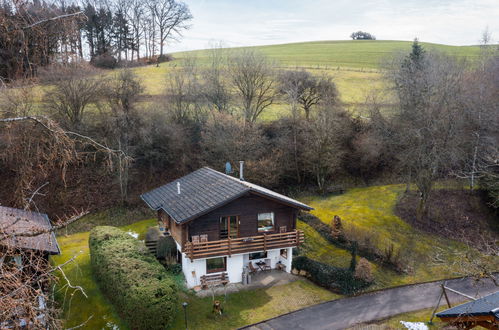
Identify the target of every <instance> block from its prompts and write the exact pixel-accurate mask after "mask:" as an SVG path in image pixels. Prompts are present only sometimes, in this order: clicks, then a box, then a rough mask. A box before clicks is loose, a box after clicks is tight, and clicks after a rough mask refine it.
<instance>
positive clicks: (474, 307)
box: [437, 291, 499, 320]
mask: <svg viewBox="0 0 499 330" xmlns="http://www.w3.org/2000/svg"><path fill="white" fill-rule="evenodd" d="M488 315H491V316H494V317H495V318H496V319H498V320H499V291H497V292H496V293H492V294H490V295H488V296H485V297H483V298H480V299H477V300H474V301H470V302H468V303H465V304H462V305H459V306H455V307H452V308H450V309H447V310H445V311H442V312H440V313H437V316H438V317H461V316H488Z"/></svg>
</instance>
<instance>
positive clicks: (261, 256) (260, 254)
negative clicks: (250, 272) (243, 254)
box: [249, 252, 267, 260]
mask: <svg viewBox="0 0 499 330" xmlns="http://www.w3.org/2000/svg"><path fill="white" fill-rule="evenodd" d="M265 258H267V252H255V253H250V254H249V260H255V259H265Z"/></svg>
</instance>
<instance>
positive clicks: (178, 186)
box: [177, 182, 180, 195]
mask: <svg viewBox="0 0 499 330" xmlns="http://www.w3.org/2000/svg"><path fill="white" fill-rule="evenodd" d="M177 194H179V195H180V182H177Z"/></svg>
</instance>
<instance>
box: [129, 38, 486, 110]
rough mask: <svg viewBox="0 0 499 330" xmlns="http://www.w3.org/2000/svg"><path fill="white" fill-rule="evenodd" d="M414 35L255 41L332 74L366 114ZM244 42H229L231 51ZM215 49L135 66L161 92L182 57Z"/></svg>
mask: <svg viewBox="0 0 499 330" xmlns="http://www.w3.org/2000/svg"><path fill="white" fill-rule="evenodd" d="M411 45H412V42H411V41H382V40H376V41H366V40H364V41H353V40H347V41H313V42H302V43H291V44H280V45H270V46H255V47H250V48H254V49H257V50H259V51H261V52H262V53H264V54H265V55H267V56H269V57H270V58H271V59H273V60H275V62H276V63H277V64H278V66H280V67H283V68H295V67H300V68H305V69H307V70H309V71H311V72H313V73H315V74H323V73H326V74H328V75H331V76H332V77H333V79H334V81H335V83H336V86H337V88H338V90H339V92H340V97H341V100H342V101H343V102H344V103H345V106H346V107H347V108H348V109H349V110H350V111H352V112H353V113H358V114H363V113H364V109H363V106H362V104H363V103H364V102H365V100H366V97H367V96H368V95H369V94H370V93H372V92H373V91H376V90H381V89H382V88H383V87H384V82H383V74H382V66H383V61H386V60H387V59H389V58H390V56H391V55H395V54H398V53H408V52H409V51H410V49H411ZM422 45H423V47H424V48H425V49H427V50H428V51H431V50H438V51H441V52H444V53H446V54H450V55H454V56H458V57H461V58H470V59H473V58H475V57H477V56H478V55H479V47H477V46H447V45H440V44H431V43H422ZM237 49H241V48H229V49H228V51H232V50H237ZM209 52H210V50H196V51H190V52H179V53H173V57H174V58H175V60H173V61H171V62H168V63H162V64H160V66H159V67H157V66H156V65H149V66H145V67H139V68H136V69H135V72H136V73H137V74H138V75H139V76H140V78H141V79H142V81H143V82H144V85H145V87H146V89H145V94H147V95H151V96H156V95H160V94H161V93H163V92H164V88H165V87H164V86H165V83H164V82H165V79H166V76H167V73H168V71H169V70H171V69H172V68H175V67H179V66H181V65H182V59H184V58H185V57H187V56H190V57H195V58H196V59H197V61H198V63H199V64H200V65H203V64H206V63H207V61H208V57H209V54H210V53H209ZM287 112H288V109H287V108H286V106H285V105H281V104H274V105H273V106H272V107H271V108H270V109H268V110H267V111H265V113H264V114H263V116H262V118H263V119H264V120H273V119H276V118H278V117H280V116H281V115H282V114H286V113H287Z"/></svg>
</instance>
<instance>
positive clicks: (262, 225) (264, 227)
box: [258, 212, 274, 232]
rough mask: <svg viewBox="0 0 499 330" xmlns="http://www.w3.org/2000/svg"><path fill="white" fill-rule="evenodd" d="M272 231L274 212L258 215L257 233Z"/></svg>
mask: <svg viewBox="0 0 499 330" xmlns="http://www.w3.org/2000/svg"><path fill="white" fill-rule="evenodd" d="M273 229H274V212H268V213H258V232H264V231H271V230H273Z"/></svg>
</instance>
